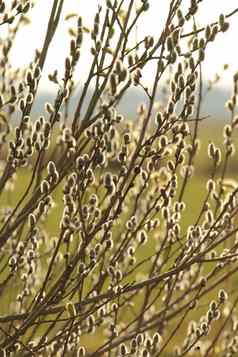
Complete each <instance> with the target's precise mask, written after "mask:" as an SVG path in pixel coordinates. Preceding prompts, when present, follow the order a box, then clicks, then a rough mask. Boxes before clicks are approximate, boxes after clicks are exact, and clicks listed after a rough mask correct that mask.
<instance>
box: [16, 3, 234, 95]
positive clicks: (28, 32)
mask: <svg viewBox="0 0 238 357" xmlns="http://www.w3.org/2000/svg"><path fill="white" fill-rule="evenodd" d="M35 3H36V4H35V7H34V8H33V9H32V13H31V18H32V23H31V24H30V25H29V26H27V27H25V28H24V29H22V30H21V31H20V33H19V35H18V38H17V41H16V43H15V46H14V50H13V51H12V64H13V65H14V66H26V65H27V64H28V63H29V60H31V59H32V58H33V56H34V51H35V49H36V48H41V47H42V43H43V40H44V35H45V32H46V28H47V22H48V18H49V15H50V10H51V7H52V4H53V0H47V1H46V0H45V1H40V0H36V2H35ZM104 3H105V0H101V1H99V0H88V1H85V0H66V1H65V4H64V9H63V16H62V18H61V23H60V25H59V27H58V30H57V33H56V36H55V38H54V40H53V43H52V45H51V47H50V50H49V55H48V59H47V62H46V67H45V72H44V77H43V79H42V83H41V86H42V88H43V89H47V90H50V88H52V84H50V85H49V82H48V80H47V75H48V73H49V72H52V71H53V70H54V69H56V68H58V69H59V68H61V69H63V66H64V59H65V57H66V56H67V53H68V47H69V34H68V28H69V27H70V25H71V24H73V22H65V21H64V17H65V15H66V14H68V13H71V12H77V13H78V14H80V15H81V16H82V17H83V21H84V24H85V25H86V26H88V27H91V25H92V24H93V18H94V14H95V11H96V10H97V7H98V5H103V4H104ZM127 3H128V4H129V0H126V1H125V4H127ZM138 3H140V0H138ZM169 3H170V1H169V0H151V1H150V9H149V11H148V12H147V13H146V14H144V15H143V17H142V18H143V20H142V21H141V22H139V24H138V28H137V34H135V36H137V38H138V39H142V38H144V36H145V35H153V36H155V38H156V37H158V36H159V34H160V32H161V29H162V26H163V23H164V19H165V16H166V14H167V12H168V6H169ZM189 4H190V0H183V6H184V8H187V7H188V6H189ZM237 6H238V2H237V0H228V1H227V0H216V1H214V0H204V1H203V2H202V3H201V4H200V10H199V13H198V16H197V21H198V22H197V25H199V26H203V25H205V24H208V23H211V22H215V21H217V19H218V17H219V15H220V14H221V13H224V14H228V13H230V12H231V11H232V10H234V9H235V8H236V7H237ZM140 25H141V26H140ZM237 34H238V14H236V15H235V16H234V17H233V18H232V19H230V29H229V31H228V32H227V33H226V34H225V36H224V35H222V34H219V36H218V38H217V39H216V41H215V42H214V43H212V44H209V46H208V47H209V49H208V52H207V58H206V63H205V64H204V66H203V71H204V76H205V78H206V79H212V78H214V76H215V74H216V72H220V71H221V68H222V66H223V64H224V63H228V64H229V65H230V69H231V71H227V72H225V73H224V74H223V76H222V81H221V83H220V86H222V87H223V88H228V87H229V86H230V85H231V80H232V74H233V73H234V72H235V71H237V70H238V51H237V45H236V44H237ZM88 38H89V37H88ZM89 47H90V41H85V43H84V50H83V51H82V56H81V60H80V61H81V62H80V63H81V66H80V68H81V70H80V69H79V71H78V76H79V79H81V80H82V81H83V79H84V76H85V75H86V73H87V72H86V71H85V69H87V66H88V60H89V58H88V49H89ZM82 69H83V70H82ZM152 77H153V70H151V68H150V67H148V68H147V70H146V71H145V74H144V78H145V80H146V81H147V82H148V84H149V83H151V79H152Z"/></svg>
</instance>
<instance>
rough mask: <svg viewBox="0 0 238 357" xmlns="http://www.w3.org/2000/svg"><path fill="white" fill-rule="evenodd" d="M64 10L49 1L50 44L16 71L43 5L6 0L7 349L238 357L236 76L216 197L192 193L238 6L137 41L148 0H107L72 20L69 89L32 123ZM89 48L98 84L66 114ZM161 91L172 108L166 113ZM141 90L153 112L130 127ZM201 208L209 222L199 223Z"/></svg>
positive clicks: (209, 185)
mask: <svg viewBox="0 0 238 357" xmlns="http://www.w3.org/2000/svg"><path fill="white" fill-rule="evenodd" d="M63 3H64V0H54V1H52V10H51V13H50V15H49V22H48V28H47V31H46V36H45V40H44V43H43V45H42V48H41V49H38V50H36V52H35V58H34V59H33V61H32V62H30V63H29V66H28V68H26V69H25V68H19V69H18V70H14V69H13V68H12V66H11V62H10V60H9V57H10V54H11V49H12V46H13V45H14V43H15V41H17V37H16V35H17V33H18V30H19V29H21V27H22V26H24V25H25V24H27V23H28V22H29V18H30V16H31V5H32V4H30V3H29V2H28V1H20V0H19V1H18V0H15V1H3V0H1V1H0V11H1V16H0V23H1V28H4V29H5V30H4V31H5V32H3V34H2V35H1V36H2V38H1V41H0V47H1V68H0V76H1V82H0V86H1V93H0V106H1V141H0V145H1V159H2V161H1V170H0V194H1V205H0V225H1V226H0V295H1V311H2V313H1V316H0V349H1V355H2V356H90V357H99V356H109V357H112V356H143V357H146V356H167V355H168V356H180V357H181V356H185V355H188V354H192V355H193V354H194V353H200V354H201V355H203V356H214V355H219V356H232V355H235V354H236V353H237V352H236V351H237V346H238V341H237V329H238V324H237V315H236V306H237V303H238V294H237V289H236V282H237V271H238V265H237V255H238V251H237V247H238V235H237V231H238V225H237V219H236V217H237V212H238V209H237V199H238V196H237V191H238V185H237V181H236V180H235V177H234V178H232V177H228V176H227V170H228V167H229V163H230V159H231V157H232V156H234V154H235V145H234V141H233V137H234V135H237V134H235V130H236V127H237V125H238V117H237V116H236V100H237V91H238V84H237V83H238V76H237V75H234V81H233V83H232V95H231V99H230V100H229V101H228V103H227V110H228V111H229V113H230V121H229V123H226V124H225V127H224V131H223V138H220V143H221V144H220V147H218V146H217V145H215V144H214V143H213V142H210V143H209V145H208V148H207V155H208V159H209V165H210V170H209V171H208V172H207V177H206V178H205V180H204V182H205V183H204V191H203V192H205V194H200V192H198V191H197V188H196V186H194V189H193V191H194V193H193V194H192V195H190V196H191V197H190V196H189V198H188V201H187V202H186V203H185V199H184V197H185V196H186V192H187V189H188V188H189V187H190V185H191V184H192V183H191V182H192V179H193V177H194V175H196V174H197V172H198V167H197V166H196V161H195V159H196V157H197V154H198V153H199V148H200V144H202V140H201V139H202V138H200V131H199V128H200V123H201V122H202V121H203V122H204V121H205V120H206V118H205V117H202V116H201V104H202V99H203V92H204V86H205V84H204V81H203V71H202V67H203V63H204V61H206V51H207V48H208V46H209V45H210V43H211V42H213V41H215V42H216V38H217V37H219V36H225V35H224V33H225V32H226V31H227V30H228V28H229V18H230V17H231V16H232V15H234V14H235V13H236V12H237V9H236V10H234V11H233V12H232V13H230V14H225V15H224V14H221V15H220V17H219V18H218V19H217V21H216V22H215V23H211V24H208V25H207V26H206V27H205V28H200V27H199V26H198V25H197V22H196V14H197V12H198V11H199V4H200V3H201V0H192V1H190V2H187V4H185V5H184V4H183V1H181V0H170V2H168V3H169V6H168V14H167V17H166V19H165V22H164V25H163V30H162V32H161V33H159V34H158V36H157V37H155V38H153V37H151V36H146V37H144V38H141V39H139V40H138V42H136V41H135V36H134V32H135V30H136V27H137V26H143V16H144V13H145V12H146V11H147V10H149V1H148V0H142V1H139V2H137V4H136V2H135V1H134V0H130V1H129V0H128V1H124V0H121V1H116V0H114V1H113V0H111V1H110V0H108V1H104V2H103V5H102V7H99V8H96V9H95V12H96V14H95V18H94V23H93V24H92V28H91V29H87V28H85V26H84V20H83V19H82V18H81V17H80V15H79V14H69V15H68V16H67V19H70V21H71V22H72V21H73V22H72V23H73V25H72V28H71V29H70V50H69V51H70V52H69V54H68V57H67V58H66V59H65V70H64V76H63V78H62V79H61V78H59V75H58V73H57V71H55V72H54V73H53V74H50V75H49V80H50V81H51V82H53V84H52V85H54V86H55V85H56V86H58V93H57V95H56V97H55V100H54V101H53V102H52V103H45V111H44V112H43V113H42V115H41V116H40V117H39V118H35V117H34V115H32V107H33V105H34V103H35V101H36V100H37V98H38V95H39V91H38V86H39V83H40V81H41V74H42V73H43V71H44V64H45V61H46V59H47V55H48V50H49V48H50V46H51V44H52V41H54V36H55V33H56V32H57V28H58V24H59V20H60V18H61V16H62V8H63ZM135 6H137V8H136V10H135ZM161 6H163V5H162V2H161ZM188 29H190V30H188ZM84 41H87V42H88V43H89V42H90V45H91V50H90V51H91V52H90V53H88V68H87V69H85V68H82V70H83V71H84V72H85V70H88V77H87V79H86V81H85V83H84V84H83V86H81V87H80V90H79V92H77V105H76V106H75V108H74V110H73V113H72V114H70V115H69V107H70V103H71V98H72V96H73V95H75V93H76V89H77V88H78V86H77V78H78V76H76V74H75V70H77V66H78V65H79V66H80V62H79V59H80V54H81V46H82V43H84ZM78 62H79V63H78ZM150 63H153V64H154V66H152V67H151V71H154V72H153V80H152V82H151V85H150V87H149V88H148V87H146V85H145V84H143V82H144V81H143V71H144V68H146V67H147V66H148V65H150ZM152 68H153V69H152ZM168 78H169V79H168ZM165 79H166V82H165ZM164 86H165V87H166V93H167V94H166V99H165V103H164V105H161V106H160V108H159V109H158V108H157V109H155V108H156V101H157V98H158V96H159V95H160V93H161V91H163V88H164ZM132 87H133V88H135V89H134V90H138V91H143V93H144V99H145V100H144V102H145V104H142V105H140V106H139V108H138V109H137V111H135V113H134V114H133V115H132V117H131V118H130V120H129V119H128V118H124V117H123V115H122V114H121V112H120V109H119V107H118V104H119V103H120V101H121V99H122V98H123V97H124V96H125V95H126V94H127V92H128V90H129V89H130V88H132ZM208 114H209V113H208ZM14 123H15V124H14ZM16 123H17V124H16ZM221 147H223V150H221ZM23 176H24V179H23ZM228 178H229V179H228ZM189 200H190V201H194V200H196V201H197V202H196V203H197V206H198V207H199V210H198V212H199V213H198V214H197V215H196V217H195V218H194V219H190V220H189V221H188V220H186V219H185V217H186V214H187V213H189V211H190V210H191V207H190V204H189ZM52 232H53V233H52Z"/></svg>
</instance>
